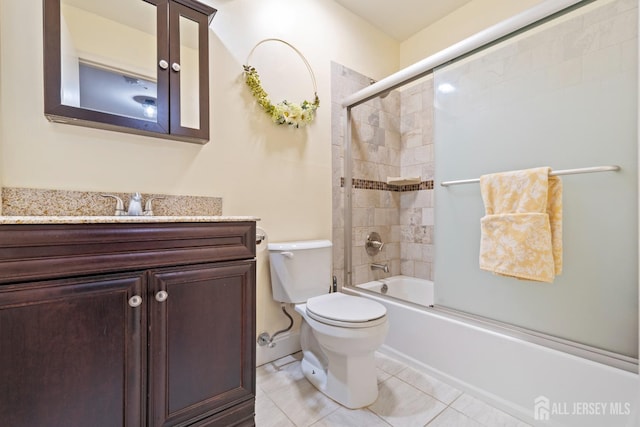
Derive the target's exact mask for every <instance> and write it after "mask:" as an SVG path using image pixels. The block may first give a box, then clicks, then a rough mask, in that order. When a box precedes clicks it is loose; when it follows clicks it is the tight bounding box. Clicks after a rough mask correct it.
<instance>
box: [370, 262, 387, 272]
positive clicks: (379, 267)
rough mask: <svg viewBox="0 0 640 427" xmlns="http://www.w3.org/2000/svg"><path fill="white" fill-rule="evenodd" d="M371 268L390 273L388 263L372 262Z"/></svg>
mask: <svg viewBox="0 0 640 427" xmlns="http://www.w3.org/2000/svg"><path fill="white" fill-rule="evenodd" d="M371 270H382V271H384V272H385V273H388V272H389V266H388V265H387V264H371Z"/></svg>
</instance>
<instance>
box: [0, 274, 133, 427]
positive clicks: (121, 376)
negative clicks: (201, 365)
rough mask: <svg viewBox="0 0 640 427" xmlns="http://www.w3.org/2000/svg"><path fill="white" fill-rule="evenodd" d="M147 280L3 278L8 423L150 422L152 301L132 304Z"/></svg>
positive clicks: (1, 395)
mask: <svg viewBox="0 0 640 427" xmlns="http://www.w3.org/2000/svg"><path fill="white" fill-rule="evenodd" d="M143 282H144V275H143V273H138V274H136V273H131V274H127V275H123V274H120V275H116V274H114V275H105V276H94V277H91V278H76V279H64V280H51V281H43V282H32V283H26V284H19V285H12V284H9V285H3V286H0V420H1V421H0V424H2V425H4V426H29V427H69V426H91V427H113V426H127V427H138V426H141V425H143V423H144V416H145V413H144V411H143V410H142V408H143V407H144V406H143V404H144V403H143V402H144V401H143V396H144V389H143V378H144V372H143V366H144V364H143V355H144V353H143V346H142V343H143V342H144V339H145V328H143V327H142V325H143V322H144V320H145V317H146V314H145V303H142V304H141V305H139V306H137V307H132V306H131V305H130V304H129V300H130V298H131V297H132V296H134V295H138V296H142V291H143V286H144V284H143ZM134 302H135V300H134ZM134 305H135V304H134Z"/></svg>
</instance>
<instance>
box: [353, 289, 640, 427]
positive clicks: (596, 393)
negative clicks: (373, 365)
mask: <svg viewBox="0 0 640 427" xmlns="http://www.w3.org/2000/svg"><path fill="white" fill-rule="evenodd" d="M345 290H346V291H347V293H351V294H352V295H353V294H355V295H361V296H365V297H368V298H372V299H374V300H377V301H380V302H381V303H383V304H385V305H386V306H387V315H388V316H389V322H390V330H389V335H388V336H387V341H386V343H385V345H384V346H383V347H382V348H381V350H380V351H381V353H383V354H387V355H389V356H392V357H394V358H396V359H399V360H401V361H403V362H405V363H407V364H408V365H410V366H413V367H415V368H416V369H417V370H419V371H422V372H425V373H427V374H429V375H432V376H433V377H435V378H438V379H441V380H442V381H444V382H446V383H448V384H450V385H452V386H454V387H457V388H459V389H460V390H461V391H466V392H468V393H469V394H470V395H474V396H476V397H478V398H479V399H480V400H483V401H485V402H487V403H489V404H491V405H493V406H495V407H496V408H499V409H501V410H503V411H505V412H507V413H509V414H511V415H513V416H514V417H516V418H519V419H522V420H524V421H525V422H528V423H530V424H532V425H540V426H550V425H553V426H576V427H587V426H589V427H591V426H593V427H601V426H602V425H607V426H610V427H613V426H620V427H626V426H635V425H636V424H635V423H636V422H637V417H638V410H639V409H638V384H639V383H640V381H639V379H638V374H637V373H631V372H628V371H624V370H621V369H618V368H613V367H611V366H607V365H604V364H601V363H597V362H594V361H591V360H587V359H584V358H581V357H578V356H574V355H570V354H568V353H563V352H560V351H557V350H554V349H550V348H547V347H544V346H541V345H538V344H533V343H531V342H528V341H524V340H522V339H519V338H515V337H512V336H508V335H504V334H501V333H498V332H495V331H491V330H488V329H484V328H482V327H479V326H477V325H471V324H469V323H467V322H463V321H461V320H458V319H453V318H450V317H448V316H444V315H441V314H439V313H435V312H433V311H429V310H419V309H416V308H413V307H407V306H404V305H402V304H399V303H397V302H395V301H390V300H385V299H384V298H380V297H377V296H371V295H369V294H365V293H364V292H358V291H351V290H350V289H348V290H347V289H345ZM349 291H351V292H349ZM417 324H420V325H421V326H422V327H419V328H416V327H415V326H416V325H417ZM426 324H428V326H429V327H427V328H425V325H426ZM394 325H395V328H394ZM394 329H395V330H396V332H395V333H394ZM538 397H546V398H548V399H549V400H550V401H551V403H552V404H555V403H557V404H563V403H566V405H567V406H568V407H569V409H571V407H572V406H571V405H572V403H573V402H631V404H632V405H634V406H633V409H632V412H631V414H630V415H628V416H603V417H600V416H595V417H593V418H587V417H585V416H572V415H564V414H560V415H555V416H554V415H552V416H551V419H550V420H549V421H546V422H544V423H542V422H540V421H535V420H534V419H533V412H534V400H535V399H536V398H538ZM603 423H604V424H603Z"/></svg>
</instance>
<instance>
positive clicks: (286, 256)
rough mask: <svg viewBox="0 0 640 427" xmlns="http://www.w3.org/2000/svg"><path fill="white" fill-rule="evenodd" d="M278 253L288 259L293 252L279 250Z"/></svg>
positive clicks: (291, 256)
mask: <svg viewBox="0 0 640 427" xmlns="http://www.w3.org/2000/svg"><path fill="white" fill-rule="evenodd" d="M280 255H282V256H283V257H285V258H289V259H291V258H293V252H280Z"/></svg>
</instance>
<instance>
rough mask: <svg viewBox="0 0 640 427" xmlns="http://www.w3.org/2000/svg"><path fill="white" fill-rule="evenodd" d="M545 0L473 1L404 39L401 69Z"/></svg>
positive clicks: (401, 50)
mask: <svg viewBox="0 0 640 427" xmlns="http://www.w3.org/2000/svg"><path fill="white" fill-rule="evenodd" d="M544 1H545V0H518V1H514V0H473V1H471V2H469V3H467V4H466V5H464V6H462V7H461V8H459V9H457V10H455V11H454V12H452V13H450V14H449V15H447V16H445V17H444V18H442V19H440V20H439V21H437V22H435V23H434V24H432V25H430V26H429V27H427V28H425V29H423V30H422V31H420V32H418V33H417V34H415V35H414V36H412V37H410V38H409V39H407V40H405V41H404V42H402V44H401V45H400V68H404V67H407V66H409V65H411V64H413V63H415V62H418V61H420V60H421V59H424V58H426V57H428V56H430V55H433V54H434V53H436V52H439V51H441V50H442V49H444V48H446V47H449V46H451V45H453V44H455V43H457V42H459V41H461V40H464V39H466V38H467V37H470V36H472V35H474V34H475V33H477V32H479V31H482V30H484V29H485V28H488V27H490V26H492V25H495V24H497V23H498V22H501V21H504V20H505V19H508V18H510V17H512V16H514V15H517V14H518V13H520V12H523V11H525V10H527V9H529V8H531V7H533V6H536V5H538V4H540V3H543V2H544Z"/></svg>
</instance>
